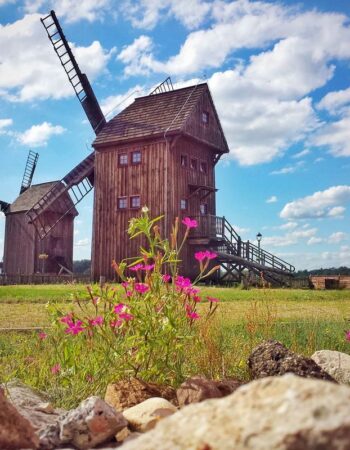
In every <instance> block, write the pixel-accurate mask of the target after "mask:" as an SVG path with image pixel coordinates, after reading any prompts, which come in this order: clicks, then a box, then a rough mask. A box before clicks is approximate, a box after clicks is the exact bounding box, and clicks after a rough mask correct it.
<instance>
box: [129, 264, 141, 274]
mask: <svg viewBox="0 0 350 450" xmlns="http://www.w3.org/2000/svg"><path fill="white" fill-rule="evenodd" d="M129 269H130V270H132V271H133V272H137V271H138V270H142V269H143V264H136V265H135V266H132V267H129Z"/></svg>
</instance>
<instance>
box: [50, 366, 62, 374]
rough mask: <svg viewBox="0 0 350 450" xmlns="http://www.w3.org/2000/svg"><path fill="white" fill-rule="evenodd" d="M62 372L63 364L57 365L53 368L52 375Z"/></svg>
mask: <svg viewBox="0 0 350 450" xmlns="http://www.w3.org/2000/svg"><path fill="white" fill-rule="evenodd" d="M60 371H61V364H58V363H57V364H55V365H54V366H52V367H51V373H52V374H54V375H56V374H57V373H59V372H60Z"/></svg>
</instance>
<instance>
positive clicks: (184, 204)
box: [180, 198, 187, 211]
mask: <svg viewBox="0 0 350 450" xmlns="http://www.w3.org/2000/svg"><path fill="white" fill-rule="evenodd" d="M180 209H181V211H184V210H185V209H187V200H186V199H184V198H182V199H181V200H180Z"/></svg>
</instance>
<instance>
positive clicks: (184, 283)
mask: <svg viewBox="0 0 350 450" xmlns="http://www.w3.org/2000/svg"><path fill="white" fill-rule="evenodd" d="M175 284H176V287H177V288H179V289H185V288H188V287H191V280H190V279H189V278H185V277H182V276H181V275H179V276H177V277H176V280H175Z"/></svg>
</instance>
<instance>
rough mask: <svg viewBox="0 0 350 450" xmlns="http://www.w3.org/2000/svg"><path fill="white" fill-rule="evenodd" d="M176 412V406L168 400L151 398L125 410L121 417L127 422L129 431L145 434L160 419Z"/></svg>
mask: <svg viewBox="0 0 350 450" xmlns="http://www.w3.org/2000/svg"><path fill="white" fill-rule="evenodd" d="M176 411H177V408H176V406H174V405H173V404H172V403H170V402H169V401H168V400H165V399H164V398H159V397H152V398H149V399H147V400H145V401H144V402H142V403H139V404H138V405H135V406H132V407H131V408H128V409H125V410H124V411H123V416H124V417H125V419H126V420H127V421H128V422H129V427H130V429H131V430H133V431H140V432H145V431H148V430H151V429H152V428H154V427H155V426H156V425H157V423H158V422H159V421H160V420H161V419H164V417H168V416H170V415H171V414H174V412H176Z"/></svg>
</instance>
